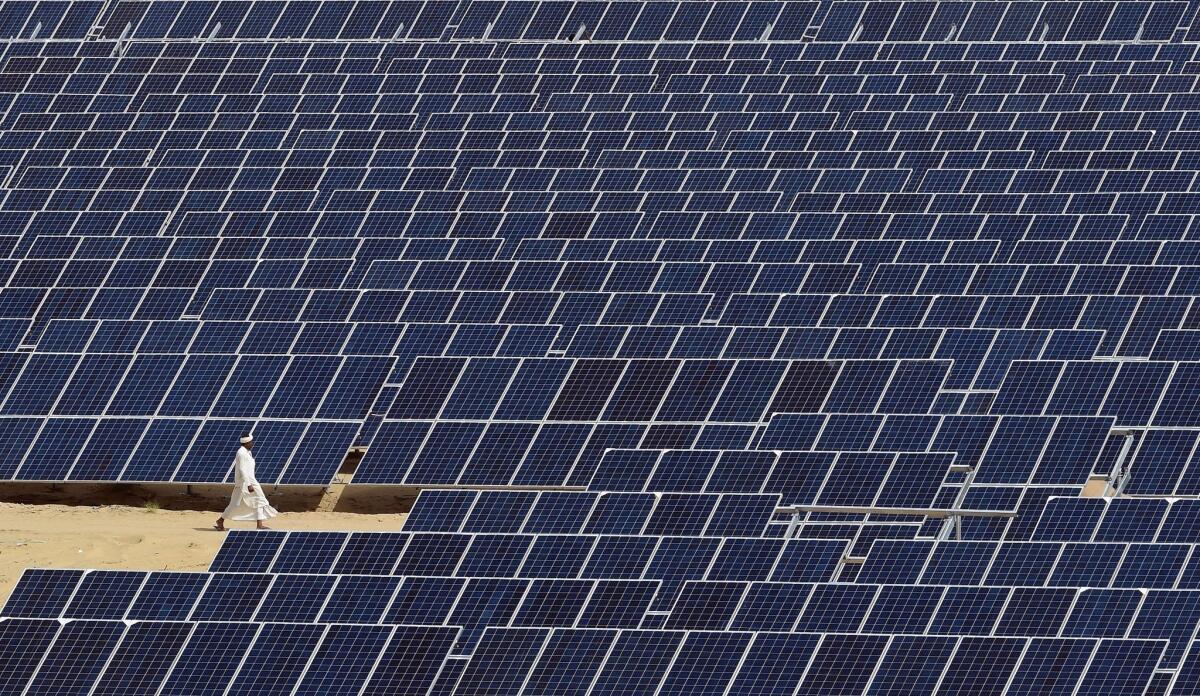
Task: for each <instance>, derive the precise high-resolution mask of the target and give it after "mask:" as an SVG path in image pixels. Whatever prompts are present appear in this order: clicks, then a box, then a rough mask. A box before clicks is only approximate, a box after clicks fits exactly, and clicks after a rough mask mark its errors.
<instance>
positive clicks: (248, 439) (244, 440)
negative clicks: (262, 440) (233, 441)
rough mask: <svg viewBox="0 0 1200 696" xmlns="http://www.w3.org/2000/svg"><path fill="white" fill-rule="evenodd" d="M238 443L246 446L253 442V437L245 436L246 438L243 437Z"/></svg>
mask: <svg viewBox="0 0 1200 696" xmlns="http://www.w3.org/2000/svg"><path fill="white" fill-rule="evenodd" d="M240 442H241V443H242V444H243V445H248V444H250V443H251V442H254V437H253V436H251V435H247V436H245V437H243V438H242V439H241V440H240Z"/></svg>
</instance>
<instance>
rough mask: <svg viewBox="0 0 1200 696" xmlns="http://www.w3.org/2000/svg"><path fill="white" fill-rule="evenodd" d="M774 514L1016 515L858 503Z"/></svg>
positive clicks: (792, 507) (1013, 514)
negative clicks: (868, 505) (873, 505)
mask: <svg viewBox="0 0 1200 696" xmlns="http://www.w3.org/2000/svg"><path fill="white" fill-rule="evenodd" d="M775 512H776V514H797V513H801V512H828V513H833V514H840V515H896V516H913V517H935V518H946V519H951V518H955V517H1016V516H1017V511H1016V510H969V509H962V508H901V507H863V506H858V505H788V506H785V507H779V508H775Z"/></svg>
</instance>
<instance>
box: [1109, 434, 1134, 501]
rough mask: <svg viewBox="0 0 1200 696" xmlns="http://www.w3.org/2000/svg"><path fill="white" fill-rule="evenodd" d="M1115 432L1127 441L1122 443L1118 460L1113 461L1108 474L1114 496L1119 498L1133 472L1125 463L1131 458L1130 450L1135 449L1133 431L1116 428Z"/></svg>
mask: <svg viewBox="0 0 1200 696" xmlns="http://www.w3.org/2000/svg"><path fill="white" fill-rule="evenodd" d="M1113 434H1114V435H1120V436H1122V437H1124V438H1125V442H1123V443H1121V451H1120V452H1117V460H1116V461H1115V462H1113V468H1112V471H1111V472H1109V474H1108V482H1109V485H1110V486H1111V487H1112V489H1113V491H1114V492H1113V497H1116V498H1119V497H1121V494H1122V493H1124V492H1125V486H1126V485H1127V484H1128V483H1129V477H1130V475H1131V474H1132V473H1133V470H1132V469H1131V468H1129V467H1127V466H1126V465H1125V464H1126V460H1127V459H1128V458H1129V451H1130V450H1131V449H1133V432H1131V431H1129V430H1114V431H1113Z"/></svg>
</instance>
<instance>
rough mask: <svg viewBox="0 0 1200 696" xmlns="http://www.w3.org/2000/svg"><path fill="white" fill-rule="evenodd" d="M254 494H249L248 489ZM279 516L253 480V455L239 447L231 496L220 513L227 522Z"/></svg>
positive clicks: (235, 460)
mask: <svg viewBox="0 0 1200 696" xmlns="http://www.w3.org/2000/svg"><path fill="white" fill-rule="evenodd" d="M251 487H253V488H254V492H253V493H251V492H250V488H251ZM278 514H279V511H277V510H276V509H275V508H273V507H271V503H269V502H267V496H266V495H265V494H264V493H263V490H262V486H260V485H258V481H257V480H256V479H255V478H254V455H252V454H250V450H248V449H246V448H245V447H239V448H238V453H237V456H236V457H234V459H233V495H231V496H230V497H229V507H227V508H225V512H223V513H221V517H224V518H225V519H227V520H269V519H271V518H272V517H274V516H276V515H278Z"/></svg>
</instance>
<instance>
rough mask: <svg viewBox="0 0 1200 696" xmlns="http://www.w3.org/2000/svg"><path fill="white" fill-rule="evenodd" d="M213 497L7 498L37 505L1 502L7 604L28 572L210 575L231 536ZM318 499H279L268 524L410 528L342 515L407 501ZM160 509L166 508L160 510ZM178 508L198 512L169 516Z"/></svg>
mask: <svg viewBox="0 0 1200 696" xmlns="http://www.w3.org/2000/svg"><path fill="white" fill-rule="evenodd" d="M99 493H100V491H95V490H94V491H92V495H91V496H90V497H92V498H93V500H94V501H95V502H112V501H111V500H103V498H104V497H105V496H102V495H99ZM212 493H213V494H214V495H205V496H190V497H183V496H170V495H155V496H152V497H151V499H152V500H153V501H154V502H152V503H150V505H149V506H148V507H146V506H137V505H134V504H131V503H136V501H128V502H125V501H123V504H115V505H114V504H107V505H92V506H87V505H80V504H74V505H61V504H49V503H43V502H41V501H40V500H36V499H37V498H39V497H41V496H42V495H44V493H43V492H39V493H37V494H34V493H30V492H29V491H26V492H24V494H23V495H20V496H6V497H7V498H8V499H10V500H12V499H13V498H14V497H15V498H17V499H21V498H28V497H32V498H33V500H30V501H29V502H24V501H23V502H0V604H2V603H3V602H4V600H6V599H7V598H8V595H9V593H10V592H11V591H12V588H13V585H14V584H15V583H16V581H17V579H18V578H20V576H21V572H22V571H23V570H24V569H25V568H106V569H116V568H120V569H130V570H205V569H207V568H208V565H209V563H210V562H211V561H212V559H213V556H214V554H216V551H217V548H218V547H219V546H220V545H221V540H222V539H223V538H224V537H225V535H224V534H222V533H220V532H217V531H215V530H214V529H212V523H213V522H214V521H215V520H216V517H217V514H218V513H219V511H220V510H221V509H222V508H223V507H224V505H223V504H222V503H221V500H222V498H221V497H219V496H217V495H215V494H217V493H220V491H213V492H212ZM268 494H269V492H268ZM224 496H226V497H227V496H228V493H227V492H224ZM84 497H85V498H86V497H89V496H87V495H84ZM108 497H109V498H111V497H112V496H108ZM141 497H146V496H144V495H143V496H141ZM389 497H390V496H389ZM177 498H178V499H177ZM331 498H333V499H332V500H331ZM318 499H319V500H320V502H319V503H317V504H315V505H311V506H310V505H308V504H304V503H303V501H300V500H293V499H290V498H289V496H287V495H284V494H280V495H279V496H274V497H272V503H273V504H275V505H276V507H278V508H279V509H280V511H281V514H280V516H279V517H277V518H276V519H274V520H272V521H271V522H270V523H269V524H270V525H271V527H272V528H274V529H279V530H294V529H295V530H301V529H302V530H344V531H396V530H398V529H400V528H401V526H402V524H403V521H404V517H405V515H404V514H402V513H396V512H390V513H383V512H378V513H377V514H363V513H361V512H340V511H335V510H337V509H339V508H342V507H351V508H367V507H369V508H372V511H373V512H375V511H377V510H378V509H380V508H384V507H390V509H391V510H399V509H403V510H407V507H408V506H407V505H406V504H402V503H404V502H407V501H403V500H397V501H395V502H396V504H395V505H390V506H385V505H382V504H380V503H378V502H376V504H373V505H370V506H367V505H365V504H363V503H362V502H359V503H358V504H354V505H338V504H337V501H336V496H330V495H327V496H325V497H324V499H320V497H319V496H318ZM35 500H36V502H34V501H35ZM72 502H74V501H72ZM309 502H312V501H311V497H310V500H309ZM156 505H157V506H160V508H159V509H155V506H156ZM179 507H184V508H191V509H168V508H179ZM229 526H230V527H231V528H233V529H251V528H253V526H254V524H253V523H252V522H233V523H230V524H229Z"/></svg>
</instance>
